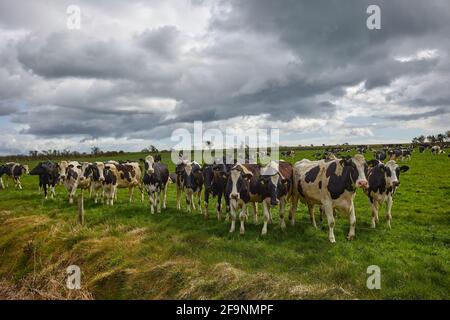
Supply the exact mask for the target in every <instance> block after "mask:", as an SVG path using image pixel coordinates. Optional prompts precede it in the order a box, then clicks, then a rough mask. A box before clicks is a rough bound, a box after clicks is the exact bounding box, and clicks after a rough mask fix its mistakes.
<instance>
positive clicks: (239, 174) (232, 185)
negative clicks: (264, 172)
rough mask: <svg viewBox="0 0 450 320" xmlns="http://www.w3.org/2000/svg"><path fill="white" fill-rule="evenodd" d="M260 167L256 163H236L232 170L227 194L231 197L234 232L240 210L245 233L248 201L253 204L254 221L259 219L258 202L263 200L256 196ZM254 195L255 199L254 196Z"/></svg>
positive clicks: (226, 190) (242, 227)
mask: <svg viewBox="0 0 450 320" xmlns="http://www.w3.org/2000/svg"><path fill="white" fill-rule="evenodd" d="M260 170H261V169H260V167H259V166H258V165H256V164H241V163H236V164H235V165H234V166H233V167H232V168H231V170H230V177H229V179H228V181H227V186H226V188H225V194H226V196H227V197H229V198H230V214H231V226H230V233H232V232H234V230H235V226H236V213H237V212H238V211H239V212H240V213H239V219H240V220H241V229H240V233H241V234H243V233H245V227H244V221H245V220H246V219H247V203H248V202H252V204H253V215H254V219H253V220H254V222H255V224H256V221H257V208H256V202H261V199H260V198H256V196H255V195H257V193H258V192H257V188H258V187H259V185H260V183H259V175H260ZM252 195H253V199H252V197H251V196H252Z"/></svg>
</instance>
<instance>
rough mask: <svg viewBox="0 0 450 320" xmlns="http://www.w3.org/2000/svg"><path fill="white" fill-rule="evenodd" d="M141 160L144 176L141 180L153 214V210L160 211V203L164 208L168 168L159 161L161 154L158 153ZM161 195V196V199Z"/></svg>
mask: <svg viewBox="0 0 450 320" xmlns="http://www.w3.org/2000/svg"><path fill="white" fill-rule="evenodd" d="M141 161H143V162H144V177H143V179H142V181H143V184H144V189H145V190H146V191H147V193H148V197H149V201H150V210H151V213H152V214H154V213H155V211H157V212H158V213H161V203H162V207H163V209H166V201H167V186H168V185H169V169H168V168H167V165H165V164H164V163H161V162H160V161H161V156H159V155H156V156H155V158H153V157H152V156H147V157H146V158H145V159H141ZM161 197H163V199H162V200H161Z"/></svg>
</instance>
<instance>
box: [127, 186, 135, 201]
mask: <svg viewBox="0 0 450 320" xmlns="http://www.w3.org/2000/svg"><path fill="white" fill-rule="evenodd" d="M128 190H129V194H130V200H129V201H130V203H131V202H133V192H134V187H129V188H128Z"/></svg>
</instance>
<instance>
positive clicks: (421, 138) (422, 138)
mask: <svg viewBox="0 0 450 320" xmlns="http://www.w3.org/2000/svg"><path fill="white" fill-rule="evenodd" d="M417 140H418V141H419V142H420V143H424V142H425V136H424V135H421V136H419V137H417Z"/></svg>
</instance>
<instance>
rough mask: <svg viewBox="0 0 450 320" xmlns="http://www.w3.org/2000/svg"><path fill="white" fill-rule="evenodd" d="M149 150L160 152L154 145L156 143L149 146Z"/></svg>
mask: <svg viewBox="0 0 450 320" xmlns="http://www.w3.org/2000/svg"><path fill="white" fill-rule="evenodd" d="M148 150H149V151H150V152H158V149H157V148H156V147H155V146H154V145H152V144H151V145H150V147H149V148H148Z"/></svg>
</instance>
